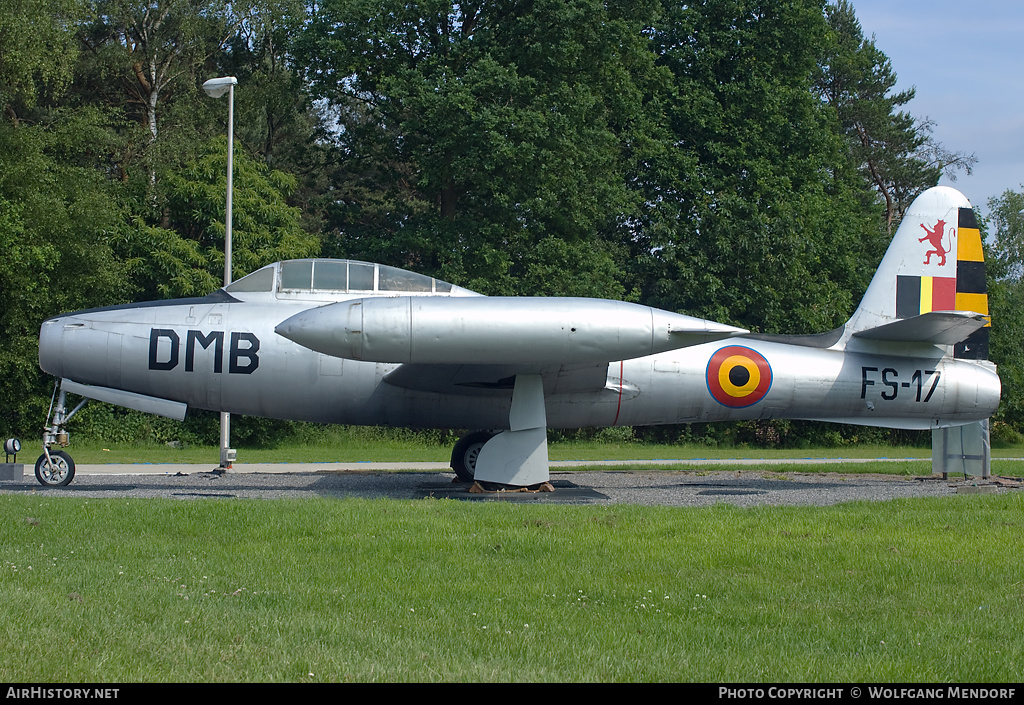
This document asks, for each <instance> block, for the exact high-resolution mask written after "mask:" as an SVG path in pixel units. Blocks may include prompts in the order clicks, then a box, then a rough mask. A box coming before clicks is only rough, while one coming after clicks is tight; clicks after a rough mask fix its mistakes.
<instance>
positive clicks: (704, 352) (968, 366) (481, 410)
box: [40, 292, 999, 429]
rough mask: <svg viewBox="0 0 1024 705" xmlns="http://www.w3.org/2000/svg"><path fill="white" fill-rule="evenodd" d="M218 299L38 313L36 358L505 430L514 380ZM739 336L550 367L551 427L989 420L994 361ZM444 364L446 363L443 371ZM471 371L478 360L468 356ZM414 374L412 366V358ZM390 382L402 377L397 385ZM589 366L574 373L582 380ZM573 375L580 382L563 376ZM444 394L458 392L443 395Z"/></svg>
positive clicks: (126, 380)
mask: <svg viewBox="0 0 1024 705" xmlns="http://www.w3.org/2000/svg"><path fill="white" fill-rule="evenodd" d="M313 307H314V305H311V304H310V303H308V302H307V303H302V302H280V301H278V302H274V303H257V302H251V301H248V302H245V301H236V300H232V299H231V297H230V296H227V295H226V294H223V292H219V294H215V295H212V296H211V297H206V298H205V299H193V300H188V301H187V302H184V303H178V302H174V301H169V302H161V303H160V304H159V305H152V306H145V307H130V306H125V307H112V308H110V309H97V310H94V311H82V312H78V313H74V314H69V315H66V316H61V317H58V318H54V319H51V320H49V321H47V322H46V323H44V325H43V327H42V331H41V335H40V365H41V366H42V368H43V369H44V370H45V371H46V372H48V373H50V374H53V375H55V376H57V377H62V378H67V379H71V380H74V381H76V382H79V383H82V384H88V385H96V386H99V387H109V388H114V389H120V390H125V391H129V392H134V393H137V394H142V395H146V396H152V397H159V398H162V399H171V400H174V401H178V402H182V403H184V404H187V405H188V406H189V407H191V408H199V409H210V410H215V411H227V412H230V413H232V414H245V415H256V416H264V417H270V418H280V419H292V420H305V421H314V422H323V423H337V424H359V425H391V426H408V427H420V428H430V427H446V428H489V429H502V428H507V427H508V424H509V408H510V405H511V397H512V388H511V384H505V385H500V384H499V385H496V384H488V385H483V384H474V383H473V382H472V379H466V380H464V381H463V382H460V380H462V379H463V375H464V369H463V368H464V367H466V366H460V365H457V364H453V365H450V366H448V369H447V370H445V375H447V376H446V384H445V385H443V387H440V386H438V385H436V384H434V383H432V382H430V381H426V382H419V381H417V380H415V379H412V380H410V379H407V378H402V379H399V378H398V377H397V375H401V374H402V373H403V372H405V373H406V377H409V375H410V374H413V373H410V372H409V371H408V370H404V371H403V370H400V368H401V367H402V366H401V365H400V364H393V363H378V362H364V361H360V360H353V359H343V358H339V357H333V356H330V355H325V354H322V353H318V352H315V351H313V350H310V349H308V348H306V347H303V346H301V345H298V344H296V343H294V342H292V341H291V340H288V339H286V338H285V337H283V336H281V335H279V334H277V333H275V330H274V329H275V327H277V326H278V325H279V324H280V323H281V322H282V321H284V320H286V319H288V318H289V317H291V316H293V315H295V314H298V313H301V312H302V311H304V310H309V309H310V308H313ZM851 347H854V346H847V348H846V349H845V350H836V349H828V348H818V347H811V346H807V345H794V344H787V343H781V342H774V341H769V340H759V339H756V338H755V337H737V338H731V339H729V340H721V341H717V342H713V343H705V344H700V345H692V346H690V347H685V348H681V349H677V350H670V351H667V352H661V353H658V354H655V355H647V356H643V357H637V358H634V359H628V360H624V361H619V362H611V363H607V364H602V365H599V366H596V367H595V368H594V369H593V370H592V371H590V372H587V373H586V375H589V377H590V378H591V379H596V380H597V381H596V382H595V383H593V384H589V385H584V386H583V388H580V387H579V384H578V382H576V383H569V384H567V385H566V387H565V388H564V389H563V388H560V387H559V375H558V373H557V370H554V371H553V370H550V369H547V370H542V369H540V368H538V369H537V370H536V371H537V372H538V373H540V372H546V373H547V374H546V377H545V385H546V387H545V410H546V414H547V423H548V425H549V426H550V427H552V428H583V427H592V426H615V425H623V426H633V425H654V424H670V423H688V422H705V421H722V420H743V419H763V418H803V419H820V420H829V421H841V422H849V423H860V424H869V425H885V426H894V427H903V428H934V427H937V426H945V425H950V424H957V423H967V422H971V421H975V420H979V419H984V418H987V417H988V416H990V415H991V414H992V413H993V412H994V411H995V409H996V407H997V405H998V401H999V380H998V376H997V375H996V374H995V371H994V368H993V366H991V365H989V364H988V363H979V362H976V361H969V360H957V359H953V358H952V357H949V356H944V355H943V349H942V348H941V347H938V346H934V345H925V344H914V345H910V344H908V345H907V346H906V355H891V354H890V355H880V354H874V353H872V352H871V351H870V347H871V346H870V343H868V342H864V343H862V344H861V347H862V348H864V350H862V351H857V350H853V349H851ZM435 367H436V366H435ZM470 367H471V366H470ZM413 372H415V368H413ZM389 377H390V378H391V379H393V380H395V381H394V382H393V381H389ZM578 377H580V375H579V374H577V375H575V378H578ZM568 379H574V377H573V376H569V377H568ZM443 390H448V391H443Z"/></svg>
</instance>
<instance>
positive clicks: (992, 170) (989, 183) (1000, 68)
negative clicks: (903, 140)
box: [851, 0, 1024, 214]
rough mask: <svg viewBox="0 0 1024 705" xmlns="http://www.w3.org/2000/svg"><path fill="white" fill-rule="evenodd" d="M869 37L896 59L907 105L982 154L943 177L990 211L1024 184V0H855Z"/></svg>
mask: <svg viewBox="0 0 1024 705" xmlns="http://www.w3.org/2000/svg"><path fill="white" fill-rule="evenodd" d="M851 2H852V4H853V7H854V9H855V10H856V12H857V18H858V19H859V20H860V23H861V27H862V29H863V30H864V35H865V36H866V37H870V36H871V35H874V37H875V44H876V46H877V47H878V48H879V49H880V50H881V51H882V52H884V53H885V54H886V55H887V56H888V57H889V59H890V60H891V61H892V68H893V71H894V72H895V73H896V75H897V79H898V81H897V84H896V90H897V91H901V90H905V89H907V88H910V87H914V88H916V91H917V93H916V96H915V98H914V100H912V101H911V102H910V103H908V104H907V105H905V106H904V107H903V109H904V110H906V111H908V112H909V113H910V114H911V115H913V116H914V117H915V118H918V119H922V118H930V119H931V120H932V121H933V122H934V123H935V127H934V130H933V132H932V135H933V137H934V138H935V139H936V140H937V141H938V142H939V143H940V144H942V146H943V147H945V149H947V150H948V151H951V152H964V153H967V154H974V156H976V157H977V159H978V162H977V164H976V165H975V167H974V170H973V173H972V174H971V175H970V176H967V175H966V174H964V173H963V172H961V173H960V175H959V176H958V177H957V179H956V181H950V180H949V179H947V178H945V177H944V178H943V179H942V181H940V183H941V184H942V185H945V186H952V187H954V188H956V189H959V190H960V191H961V192H962V193H963V194H964V195H965V196H967V198H968V199H969V200H970V201H971V203H972V204H973V205H975V206H978V207H980V208H981V211H982V213H985V214H987V213H988V208H987V203H988V200H989V199H990V198H992V197H996V196H1000V195H1002V193H1003V192H1004V191H1006V190H1007V189H1010V190H1014V191H1021V190H1022V189H1024V187H1022V184H1024V2H1021V0H969V1H967V0H851Z"/></svg>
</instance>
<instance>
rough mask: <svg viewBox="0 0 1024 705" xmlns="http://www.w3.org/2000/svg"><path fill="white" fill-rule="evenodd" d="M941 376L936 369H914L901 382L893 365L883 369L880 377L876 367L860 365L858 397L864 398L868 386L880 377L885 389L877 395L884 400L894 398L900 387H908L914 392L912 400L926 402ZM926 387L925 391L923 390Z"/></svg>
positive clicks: (871, 385)
mask: <svg viewBox="0 0 1024 705" xmlns="http://www.w3.org/2000/svg"><path fill="white" fill-rule="evenodd" d="M941 376H942V373H941V372H937V371H936V370H914V372H913V374H911V375H910V380H909V381H906V377H905V376H904V381H902V382H901V381H900V375H899V372H898V371H897V370H896V369H895V368H893V367H886V368H885V369H883V370H882V374H881V376H880V378H879V375H878V368H877V367H861V368H860V398H861V399H865V398H866V397H867V393H868V387H873V386H875V380H876V379H880V381H881V386H883V387H885V389H882V390H881V393H880V395H879V396H881V398H882V399H883V400H885V401H893V400H895V399H896V397H898V396H899V393H900V389H908V390H913V391H911V392H910V393H911V394H914V401H920V402H927V401H929V400H930V399H931V398H932V394H934V393H935V388H936V387H938V386H939V378H940V377H941ZM926 387H927V391H925V388H926ZM922 394H923V397H922Z"/></svg>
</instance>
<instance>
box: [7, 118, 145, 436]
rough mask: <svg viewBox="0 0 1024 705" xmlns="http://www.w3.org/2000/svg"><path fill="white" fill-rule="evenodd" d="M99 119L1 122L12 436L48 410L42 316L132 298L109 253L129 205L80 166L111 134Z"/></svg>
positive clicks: (122, 273)
mask: <svg viewBox="0 0 1024 705" xmlns="http://www.w3.org/2000/svg"><path fill="white" fill-rule="evenodd" d="M97 119H98V115H97V113H95V112H89V111H84V112H78V113H74V114H66V113H58V114H56V115H54V116H53V118H52V119H51V120H49V121H47V122H46V123H44V124H38V125H28V124H25V123H21V124H17V125H16V124H15V123H14V122H12V121H7V120H4V121H0V155H2V156H0V248H2V251H3V252H4V254H5V261H6V262H7V266H6V267H5V268H4V271H3V273H2V274H0V300H2V301H3V306H2V307H0V399H3V404H2V408H0V423H2V424H3V425H4V426H6V427H8V429H9V431H10V432H11V433H22V434H24V433H26V432H27V431H29V430H30V429H32V430H35V429H37V428H38V427H39V424H40V423H41V422H42V418H43V415H44V414H45V407H44V406H42V402H41V400H42V399H43V397H44V396H45V397H46V398H47V399H48V398H49V397H48V394H47V393H46V392H45V391H44V389H43V388H44V387H45V384H46V383H45V380H44V379H43V376H42V374H41V373H40V371H39V367H38V363H37V360H36V354H37V343H38V336H39V326H40V324H41V323H42V321H43V320H44V319H46V318H48V317H50V316H53V315H56V314H58V313H61V312H65V311H73V310H76V309H82V308H87V307H90V306H99V305H103V304H108V303H112V302H120V301H124V300H126V298H125V297H126V296H127V295H128V287H127V286H126V284H125V270H124V268H123V266H122V265H121V263H119V262H118V261H117V259H116V258H115V257H114V255H113V249H112V244H113V243H114V242H116V241H117V240H118V238H119V237H120V236H121V235H122V233H123V224H124V223H123V220H122V218H121V216H122V212H123V211H122V209H121V207H120V205H119V202H118V199H117V197H116V194H115V193H114V192H113V191H112V189H111V184H110V182H109V181H108V180H107V179H106V178H105V177H104V175H103V174H101V173H100V172H98V171H97V170H96V169H94V168H92V167H91V166H81V165H80V164H78V163H76V162H88V161H89V160H88V158H86V157H84V156H83V151H88V150H93V149H96V148H97V145H99V144H101V143H102V141H103V139H104V137H105V135H106V133H105V131H104V130H103V128H102V125H101V124H97V122H96V120H97Z"/></svg>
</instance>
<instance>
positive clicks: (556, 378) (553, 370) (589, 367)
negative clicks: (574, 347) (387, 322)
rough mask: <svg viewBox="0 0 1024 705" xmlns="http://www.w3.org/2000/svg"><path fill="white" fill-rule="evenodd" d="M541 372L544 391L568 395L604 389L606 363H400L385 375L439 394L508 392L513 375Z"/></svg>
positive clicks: (390, 380)
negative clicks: (535, 364) (528, 364)
mask: <svg viewBox="0 0 1024 705" xmlns="http://www.w3.org/2000/svg"><path fill="white" fill-rule="evenodd" d="M538 373H539V374H540V376H541V378H542V379H543V382H544V393H545V394H571V393H579V392H593V391H597V390H600V389H603V388H604V387H605V385H606V384H607V381H608V363H607V362H601V363H592V364H576V365H546V366H543V367H540V368H537V367H536V366H532V367H530V366H526V367H524V366H522V365H424V364H414V363H409V364H405V365H400V366H399V367H398V368H397V369H395V370H394V371H392V372H391V373H389V374H388V375H386V376H385V377H384V381H385V382H387V383H388V384H391V385H394V386H396V387H403V388H405V389H414V390H417V391H424V392H438V393H440V394H486V393H488V392H490V391H493V390H505V391H510V390H512V388H513V387H514V385H515V378H516V375H519V374H538Z"/></svg>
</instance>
